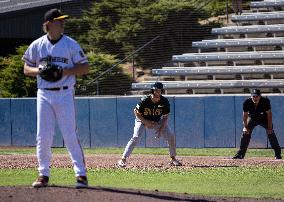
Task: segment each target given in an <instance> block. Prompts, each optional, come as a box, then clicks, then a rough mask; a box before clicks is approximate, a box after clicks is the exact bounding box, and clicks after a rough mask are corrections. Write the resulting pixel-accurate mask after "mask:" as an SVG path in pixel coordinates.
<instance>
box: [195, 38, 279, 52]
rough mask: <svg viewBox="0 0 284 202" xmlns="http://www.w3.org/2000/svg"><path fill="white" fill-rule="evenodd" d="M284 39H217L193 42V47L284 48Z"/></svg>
mask: <svg viewBox="0 0 284 202" xmlns="http://www.w3.org/2000/svg"><path fill="white" fill-rule="evenodd" d="M283 45H284V37H271V38H247V39H216V40H202V41H197V42H192V47H196V48H198V49H199V52H200V49H204V48H227V47H243V46H245V47H248V46H250V47H256V46H283Z"/></svg>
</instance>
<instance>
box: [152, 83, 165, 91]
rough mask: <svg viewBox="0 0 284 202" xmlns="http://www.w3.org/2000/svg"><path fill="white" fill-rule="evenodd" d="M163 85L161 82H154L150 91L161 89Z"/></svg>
mask: <svg viewBox="0 0 284 202" xmlns="http://www.w3.org/2000/svg"><path fill="white" fill-rule="evenodd" d="M163 88H164V85H163V84H162V83H161V82H156V83H154V84H153V85H152V86H151V89H153V90H155V89H163Z"/></svg>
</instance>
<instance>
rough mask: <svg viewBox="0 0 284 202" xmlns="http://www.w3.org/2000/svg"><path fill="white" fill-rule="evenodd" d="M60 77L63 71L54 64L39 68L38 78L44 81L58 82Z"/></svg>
mask: <svg viewBox="0 0 284 202" xmlns="http://www.w3.org/2000/svg"><path fill="white" fill-rule="evenodd" d="M62 75H63V69H62V68H61V67H60V66H58V65H56V64H46V65H44V66H42V67H40V68H39V76H40V77H41V78H42V79H44V80H46V81H50V82H55V81H59V80H60V79H61V78H62Z"/></svg>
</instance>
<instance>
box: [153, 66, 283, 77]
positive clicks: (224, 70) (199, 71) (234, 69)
mask: <svg viewBox="0 0 284 202" xmlns="http://www.w3.org/2000/svg"><path fill="white" fill-rule="evenodd" d="M251 73H254V74H260V73H262V74H273V73H274V74H277V73H284V65H255V66H208V67H206V68H204V67H163V69H152V74H153V75H154V76H188V75H203V74H206V75H226V74H229V75H230V74H251Z"/></svg>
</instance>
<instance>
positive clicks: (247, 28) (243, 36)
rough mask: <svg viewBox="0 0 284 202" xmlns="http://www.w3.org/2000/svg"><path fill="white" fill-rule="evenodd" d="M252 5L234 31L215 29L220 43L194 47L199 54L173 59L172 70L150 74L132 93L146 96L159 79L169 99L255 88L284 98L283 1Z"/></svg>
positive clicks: (234, 17)
mask: <svg viewBox="0 0 284 202" xmlns="http://www.w3.org/2000/svg"><path fill="white" fill-rule="evenodd" d="M250 5H251V10H250V11H247V12H244V13H243V14H242V15H231V21H232V22H233V23H236V24H235V25H234V26H227V27H221V28H213V29H212V31H211V33H212V35H213V36H214V35H215V36H217V39H211V40H202V41H196V42H193V43H192V48H195V49H196V52H189V53H183V54H180V55H173V56H172V63H173V66H166V67H163V68H158V69H152V75H153V79H152V80H150V81H144V82H141V83H133V84H132V89H133V90H135V91H138V92H141V91H145V90H148V89H149V88H150V86H151V84H152V83H154V82H155V81H157V80H159V81H161V82H163V83H164V85H165V88H166V92H167V93H168V94H179V93H181V94H185V93H186V94H188V93H190V94H191V93H193V94H207V93H215V94H216V93H245V92H248V91H249V89H251V88H261V89H262V91H263V92H265V93H283V91H284V63H283V62H284V51H283V50H284V49H283V48H284V23H283V22H284V11H282V10H281V11H279V9H282V8H283V7H284V0H273V1H272V0H265V1H258V2H256V1H254V2H251V3H250ZM276 8H277V9H278V10H277V11H275V9H276ZM255 9H256V11H257V12H255ZM262 9H265V10H264V12H263V10H262ZM244 22H246V24H245V23H244ZM251 22H253V23H251ZM191 50H192V49H191Z"/></svg>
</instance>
